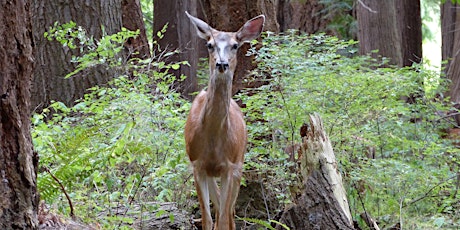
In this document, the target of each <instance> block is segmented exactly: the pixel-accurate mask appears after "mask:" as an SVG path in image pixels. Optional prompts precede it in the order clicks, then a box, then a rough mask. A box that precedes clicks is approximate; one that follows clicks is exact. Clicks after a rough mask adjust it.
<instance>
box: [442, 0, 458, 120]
mask: <svg viewBox="0 0 460 230" xmlns="http://www.w3.org/2000/svg"><path fill="white" fill-rule="evenodd" d="M441 30H442V60H443V61H448V62H447V64H446V65H445V69H444V72H445V74H446V77H447V78H448V79H449V80H450V81H451V85H450V88H449V91H448V93H447V95H448V96H450V98H451V101H452V102H454V103H457V104H458V103H460V52H458V51H459V50H460V6H459V5H458V4H453V3H452V2H451V1H446V3H444V4H443V5H442V8H441ZM457 120H460V119H457ZM457 123H459V121H457ZM457 125H460V124H457Z"/></svg>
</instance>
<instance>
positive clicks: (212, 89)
mask: <svg viewBox="0 0 460 230" xmlns="http://www.w3.org/2000/svg"><path fill="white" fill-rule="evenodd" d="M231 92H232V75H228V74H221V73H215V74H213V75H212V76H211V78H210V79H209V84H208V90H207V95H208V97H207V102H206V109H205V111H206V112H205V122H206V123H208V124H209V125H210V126H211V127H212V129H214V130H219V129H221V128H224V127H225V125H226V124H227V121H228V111H229V109H230V108H229V107H230V101H231Z"/></svg>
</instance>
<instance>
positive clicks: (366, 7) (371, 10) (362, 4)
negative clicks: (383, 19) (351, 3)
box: [358, 0, 377, 14]
mask: <svg viewBox="0 0 460 230" xmlns="http://www.w3.org/2000/svg"><path fill="white" fill-rule="evenodd" d="M358 2H359V4H361V6H362V7H364V9H366V10H368V11H369V12H371V13H374V14H376V13H377V11H375V10H373V9H371V8H370V7H369V6H367V5H366V4H364V2H363V1H362V0H358Z"/></svg>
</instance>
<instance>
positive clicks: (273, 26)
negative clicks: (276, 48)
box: [198, 0, 279, 93]
mask: <svg viewBox="0 0 460 230" xmlns="http://www.w3.org/2000/svg"><path fill="white" fill-rule="evenodd" d="M201 6H202V8H199V9H198V10H202V11H203V14H204V18H203V20H204V21H206V22H208V24H209V25H210V26H212V27H213V28H215V29H217V30H221V31H237V30H238V29H239V28H240V27H241V26H243V24H244V23H245V22H246V21H247V20H249V19H251V18H253V17H256V16H258V15H260V14H264V15H265V17H266V18H265V24H264V31H273V32H279V25H278V23H277V19H276V9H277V6H278V4H277V1H273V0H272V1H266V0H233V1H226V0H203V1H202V5H200V7H201ZM249 48H250V46H249V44H244V45H243V46H242V47H241V48H239V50H238V56H237V58H238V64H237V67H236V70H235V75H234V77H233V86H232V87H233V88H232V92H233V93H236V92H238V91H239V90H241V89H242V88H245V87H254V86H253V85H247V83H244V82H243V79H244V78H245V76H246V75H247V74H248V73H249V72H250V71H251V70H253V69H254V68H255V67H256V64H255V63H254V57H253V56H251V57H248V56H246V53H247V52H248V49H249Z"/></svg>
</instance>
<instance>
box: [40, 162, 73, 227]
mask: <svg viewBox="0 0 460 230" xmlns="http://www.w3.org/2000/svg"><path fill="white" fill-rule="evenodd" d="M43 169H44V170H45V171H46V172H47V173H49V174H50V176H51V177H52V178H53V179H54V180H55V181H56V182H57V183H58V184H59V187H60V188H61V190H62V192H63V193H64V195H65V197H66V198H67V202H69V207H70V217H72V219H75V213H74V211H73V204H72V200H71V199H70V197H69V194H67V192H66V190H65V188H64V185H62V183H61V181H60V180H59V179H58V178H57V177H56V176H54V175H53V174H52V173H51V171H50V170H49V169H48V168H47V167H43Z"/></svg>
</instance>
